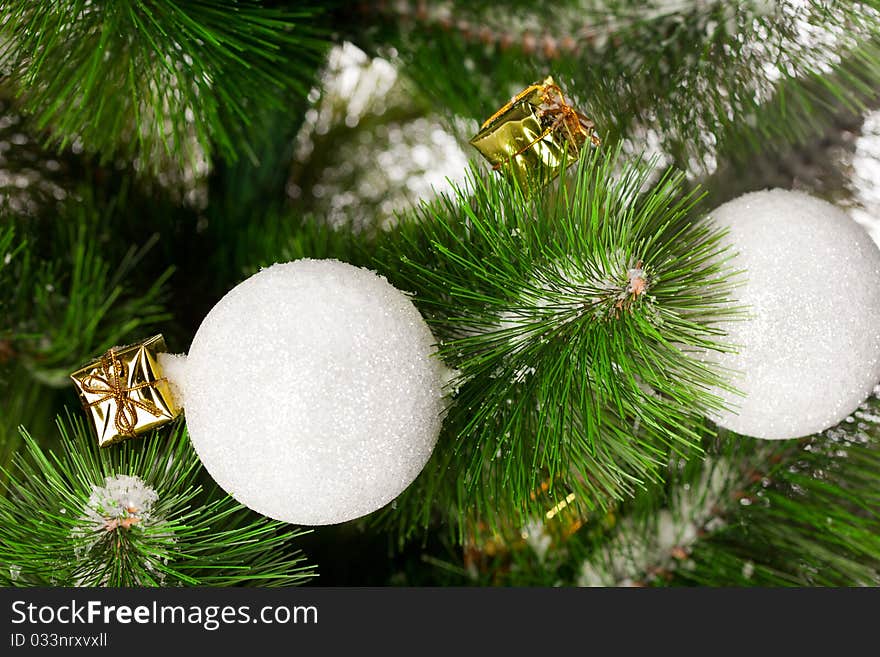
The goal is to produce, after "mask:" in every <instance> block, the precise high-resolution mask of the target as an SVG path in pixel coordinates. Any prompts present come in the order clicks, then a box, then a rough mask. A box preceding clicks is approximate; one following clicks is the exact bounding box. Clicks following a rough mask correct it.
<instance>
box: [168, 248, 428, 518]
mask: <svg viewBox="0 0 880 657" xmlns="http://www.w3.org/2000/svg"><path fill="white" fill-rule="evenodd" d="M433 344H434V339H433V337H432V335H431V332H430V330H429V329H428V327H427V325H426V324H425V322H424V320H423V319H422V317H421V315H420V314H419V312H418V310H416V308H415V306H413V304H412V302H411V301H410V300H409V299H408V298H407V297H406V296H405V295H404V294H402V293H401V292H399V291H398V290H397V289H395V288H394V287H392V286H391V285H390V284H389V283H388V282H387V281H386V280H385V279H384V278H383V277H380V276H378V275H376V274H375V273H373V272H371V271H368V270H366V269H361V268H358V267H354V266H352V265H348V264H345V263H342V262H338V261H335V260H297V261H295V262H291V263H286V264H276V265H273V266H272V267H269V268H267V269H264V270H262V271H260V272H259V273H257V274H255V275H254V276H251V277H250V278H249V279H247V280H246V281H244V282H243V283H241V284H240V285H238V286H237V287H235V288H234V289H233V290H231V291H230V292H229V293H228V294H227V295H226V296H225V297H223V298H222V299H221V300H220V302H219V303H217V305H216V306H214V308H213V309H212V310H211V312H210V313H208V316H207V317H206V318H205V319H204V321H203V322H202V324H201V326H200V327H199V330H198V332H197V333H196V336H195V338H194V340H193V343H192V347H191V348H190V352H189V354H188V356H187V357H186V358H185V360H181V359H180V357H170V358H168V357H166V358H164V359H163V360H164V362H163V366H164V369H165V373H166V376H168V378H169V379H170V381H171V383H172V384H173V385H174V386H175V388H176V389H177V390H178V391H179V394H180V395H181V396H182V398H183V399H182V401H183V404H184V408H185V412H186V423H187V427H188V430H189V434H190V437H191V439H192V443H193V446H194V447H195V449H196V452H197V453H198V455H199V457H200V459H201V461H202V463H203V464H204V466H205V468H206V469H207V470H208V472H209V473H210V474H211V476H212V477H213V478H214V479H215V480H216V481H217V483H218V484H220V486H222V487H223V488H224V489H225V490H226V491H227V492H229V493H230V494H231V495H232V496H233V497H234V498H235V499H236V500H238V501H239V502H241V503H242V504H244V505H246V506H248V507H250V508H251V509H253V510H255V511H258V512H260V513H262V514H264V515H267V516H270V517H272V518H276V519H278V520H284V521H287V522H291V523H296V524H303V525H325V524H333V523H339V522H343V521H346V520H351V519H353V518H357V517H359V516H363V515H365V514H367V513H370V512H371V511H375V510H376V509H378V508H380V507H382V506H384V505H385V504H387V503H388V502H389V501H391V500H393V499H394V498H395V497H396V496H397V495H398V494H399V493H401V492H402V491H403V489H405V488H406V487H407V486H408V485H409V484H410V483H411V482H412V481H413V480H414V479H415V478H416V476H417V475H418V474H419V472H420V471H421V470H422V468H423V467H424V465H425V463H426V462H427V460H428V458H429V457H430V455H431V452H432V450H433V448H434V444H435V442H436V440H437V436H438V434H439V431H440V425H441V413H442V410H443V402H442V391H441V388H442V386H443V383H444V373H445V368H443V366H442V365H441V363H440V362H439V360H438V359H437V358H436V357H435V356H434V355H433V352H434V351H435V349H434V347H433Z"/></svg>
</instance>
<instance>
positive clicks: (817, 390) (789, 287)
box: [707, 189, 880, 439]
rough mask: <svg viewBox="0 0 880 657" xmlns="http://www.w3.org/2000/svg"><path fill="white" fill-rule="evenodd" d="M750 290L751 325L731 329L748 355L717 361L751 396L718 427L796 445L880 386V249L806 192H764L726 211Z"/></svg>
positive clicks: (732, 397)
mask: <svg viewBox="0 0 880 657" xmlns="http://www.w3.org/2000/svg"><path fill="white" fill-rule="evenodd" d="M711 218H712V220H713V221H714V222H715V224H716V225H717V226H719V227H722V228H726V229H728V230H729V233H728V234H727V236H726V238H725V242H726V244H727V245H729V246H730V249H731V250H732V251H734V252H738V253H737V255H736V256H735V257H734V258H733V260H732V261H731V263H730V265H731V267H732V268H734V269H744V270H745V272H746V273H745V279H746V282H745V283H744V284H743V285H742V286H741V287H739V288H737V289H736V290H735V291H734V295H735V296H736V297H737V299H738V302H739V303H740V304H743V305H745V306H747V308H746V311H747V314H748V318H747V319H744V320H734V321H727V322H725V323H724V324H723V325H721V328H722V329H723V330H725V331H726V332H727V338H726V340H725V341H726V342H729V343H732V344H734V345H737V347H738V353H728V354H717V353H713V354H712V355H711V356H707V358H711V360H713V361H717V362H718V363H719V364H720V365H721V366H723V367H725V368H729V369H731V370H734V371H735V372H734V374H733V375H732V376H731V378H730V382H731V384H732V385H733V386H734V387H736V388H738V389H739V390H740V391H741V392H742V393H745V397H742V396H740V395H736V394H734V393H731V392H729V391H724V390H720V389H717V390H715V391H714V392H715V393H716V394H718V395H720V396H721V397H722V398H723V399H724V401H725V402H726V403H727V404H728V405H729V406H730V407H731V410H729V411H726V412H722V413H720V414H718V415H716V416H715V417H713V419H715V420H716V421H717V422H718V424H719V425H721V426H723V427H726V428H728V429H731V430H733V431H736V432H738V433H742V434H746V435H749V436H754V437H758V438H770V439H781V438H796V437H800V436H806V435H809V434H812V433H816V432H819V431H822V430H824V429H827V428H829V427H832V426H834V425H835V424H837V423H838V422H840V421H841V420H843V419H844V418H846V417H847V416H848V415H850V414H851V413H852V412H853V411H854V410H855V409H856V408H858V406H859V403H860V402H862V400H864V399H865V398H866V397H867V396H868V395H869V394H870V393H871V390H872V389H873V388H874V385H875V384H876V383H877V382H878V380H880V284H878V283H880V251H878V249H877V246H876V245H875V244H874V242H872V241H871V238H870V237H869V236H868V235H867V233H866V232H865V230H864V229H863V228H862V227H861V226H859V225H858V224H857V223H856V222H854V221H853V220H851V219H850V218H849V217H848V216H847V215H846V214H845V213H844V212H842V211H841V210H839V209H838V208H836V207H835V206H833V205H831V204H830V203H827V202H825V201H822V200H819V199H815V198H812V197H810V196H808V195H806V194H804V193H801V192H794V191H786V190H780V189H775V190H770V191H762V192H754V193H751V194H746V195H744V196H741V197H739V198H738V199H735V200H733V201H730V202H728V203H725V204H724V205H722V206H721V207H719V208H718V209H716V210H715V211H714V212H713V213H712V215H711Z"/></svg>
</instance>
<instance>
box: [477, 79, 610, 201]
mask: <svg viewBox="0 0 880 657" xmlns="http://www.w3.org/2000/svg"><path fill="white" fill-rule="evenodd" d="M587 142H589V143H591V144H592V145H593V146H598V145H599V143H600V141H599V137H598V136H597V135H596V132H595V125H594V124H593V122H592V121H591V120H590V119H588V118H587V117H586V116H584V115H583V114H581V113H580V112H578V111H577V110H575V109H574V108H572V107H571V106H570V105H569V104H568V103H567V102H566V100H565V95H564V94H563V93H562V89H560V88H559V86H558V85H557V84H556V83H555V82H554V81H553V78H552V77H547V78H546V79H545V80H544V81H543V82H541V83H536V84H533V85H531V86H529V87H526V88H525V89H523V90H522V91H521V92H520V93H518V94H517V95H516V96H514V97H513V98H512V99H511V100H510V102H509V103H507V104H506V105H505V106H504V107H502V108H501V109H500V110H498V111H497V112H495V114H493V115H492V116H490V117H489V118H488V119H487V120H486V122H485V123H483V125H482V126H481V127H480V131H479V132H478V133H477V134H476V135H475V136H474V137H473V138H472V139H471V140H470V143H471V145H472V146H474V148H476V149H477V150H478V151H480V153H482V154H483V156H484V157H485V158H486V159H487V160H488V161H489V162H490V163H491V164H492V168H493V169H495V170H504V171H507V172H508V173H509V174H510V175H512V176H514V177H515V178H516V179H517V181H518V182H519V184H520V186H521V187H522V188H523V189H527V188H529V187H530V186H531V185H532V184H533V183H534V182H535V181H537V182H538V183H539V184H540V183H546V182H549V181H550V180H552V179H553V178H554V177H555V176H556V175H557V174H558V173H559V170H560V169H561V168H565V167H567V166H569V165H570V164H572V163H573V162H575V161H577V159H578V155H579V154H580V151H581V149H582V148H583V147H584V145H585V144H586V143H587Z"/></svg>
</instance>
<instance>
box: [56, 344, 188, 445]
mask: <svg viewBox="0 0 880 657" xmlns="http://www.w3.org/2000/svg"><path fill="white" fill-rule="evenodd" d="M164 351H166V349H165V340H164V338H163V337H162V336H161V335H156V336H153V337H152V338H149V339H148V340H145V341H143V342H140V343H138V344H134V345H130V346H127V347H113V348H112V349H110V350H109V351H107V353H105V354H104V355H102V356H101V357H100V358H98V359H97V360H96V361H95V362H93V363H91V364H89V365H87V366H86V367H84V368H82V369H81V370H77V371H76V372H74V373H73V374H71V375H70V378H71V379H73V383H74V385H76V388H77V391H78V392H79V396H80V399H81V400H82V403H83V407H84V408H85V410H86V413H87V414H88V415H89V417H90V418H91V421H92V426H93V427H94V429H95V432H96V433H97V436H98V445H99V446H100V447H107V446H108V445H112V444H113V443H116V442H119V441H121V440H125V439H126V438H131V437H132V436H136V435H138V434H141V433H145V432H147V431H150V430H151V429H153V428H155V427H158V426H161V425H163V424H165V423H166V422H170V421H171V420H173V419H174V418H175V417H177V416H178V415H179V414H180V410H181V409H180V407H179V406H178V404H177V403H176V402H175V400H174V397H173V395H172V392H171V388H170V386H169V384H168V381H167V380H166V379H165V378H164V377H163V376H162V370H161V368H160V367H159V363H158V362H157V360H156V355H157V354H158V353H161V352H164Z"/></svg>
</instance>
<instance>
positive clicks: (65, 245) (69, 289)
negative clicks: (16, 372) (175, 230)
mask: <svg viewBox="0 0 880 657" xmlns="http://www.w3.org/2000/svg"><path fill="white" fill-rule="evenodd" d="M83 191H84V193H85V194H86V195H85V196H79V197H78V198H74V199H72V200H71V201H69V202H68V203H66V204H65V205H64V206H62V207H61V208H59V211H58V212H59V215H60V217H56V218H54V222H53V223H55V228H54V230H50V231H44V230H43V229H44V228H45V226H42V225H41V224H40V223H39V222H36V221H33V220H22V219H20V218H10V221H11V222H13V223H12V225H13V226H20V227H26V229H27V230H28V234H29V242H28V244H29V247H30V248H28V249H26V250H24V251H23V252H22V253H20V254H19V255H18V256H17V257H10V261H9V263H6V266H5V267H4V268H3V269H2V270H0V272H4V273H5V272H6V271H7V270H8V271H9V275H11V276H12V278H13V279H14V281H15V283H14V284H13V285H9V286H4V287H3V289H2V290H0V305H5V306H6V307H7V308H8V309H9V312H8V314H5V315H4V316H3V317H2V318H0V322H2V323H0V336H5V340H6V341H7V343H6V344H7V346H8V350H9V352H10V355H13V354H14V357H15V360H16V361H18V362H20V363H22V364H23V365H24V366H25V368H26V369H27V371H28V372H29V373H30V375H31V376H33V377H35V378H36V379H37V380H39V381H41V382H43V383H44V384H47V385H52V386H67V385H68V379H67V377H68V375H69V374H70V369H71V367H72V366H73V365H72V364H78V363H80V362H82V361H84V359H86V358H89V357H91V356H94V355H95V354H96V353H98V352H100V351H102V350H105V349H107V348H109V347H111V346H114V345H119V344H123V342H124V340H125V339H126V338H130V337H131V336H132V335H135V334H140V333H143V332H145V331H148V330H149V329H150V327H156V326H159V325H161V324H162V323H163V322H164V321H166V320H167V319H168V318H169V317H170V315H169V314H168V313H167V312H166V310H165V305H164V304H165V301H166V297H167V293H168V289H167V283H168V279H169V277H170V276H171V274H172V271H173V270H172V269H170V268H166V269H165V270H163V271H161V272H160V273H159V274H157V275H156V276H155V277H153V278H152V279H151V280H149V277H147V278H148V282H147V283H146V285H145V286H144V287H143V289H141V290H137V289H136V287H135V284H134V283H133V282H132V280H131V279H132V277H133V274H134V273H135V272H136V271H137V269H138V268H139V267H140V266H142V264H143V261H144V259H145V257H146V256H147V254H148V252H149V251H150V249H151V248H152V247H154V246H155V242H156V236H155V235H154V236H153V239H151V240H150V241H148V242H147V243H145V244H144V245H143V246H141V247H139V248H138V247H135V246H128V247H127V250H126V251H124V252H123V253H122V255H121V257H120V258H119V261H118V262H117V263H116V265H115V266H113V265H111V263H110V262H109V261H108V257H107V256H108V253H107V251H108V248H107V247H106V246H105V245H104V244H103V240H102V235H103V234H104V231H105V230H108V229H109V230H110V232H111V233H112V228H110V227H109V226H107V224H108V223H109V221H108V217H112V216H114V214H116V212H117V211H116V209H115V207H113V205H112V204H111V206H110V207H109V208H108V209H106V210H101V209H99V208H98V207H97V204H96V203H95V202H94V200H93V199H90V198H89V197H88V196H87V190H83ZM123 199H124V197H120V198H119V199H118V200H120V201H122V200H123ZM116 216H117V218H118V214H117V215H116ZM115 246H116V245H115V244H114V247H115ZM4 259H5V256H4ZM110 320H112V321H110Z"/></svg>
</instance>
